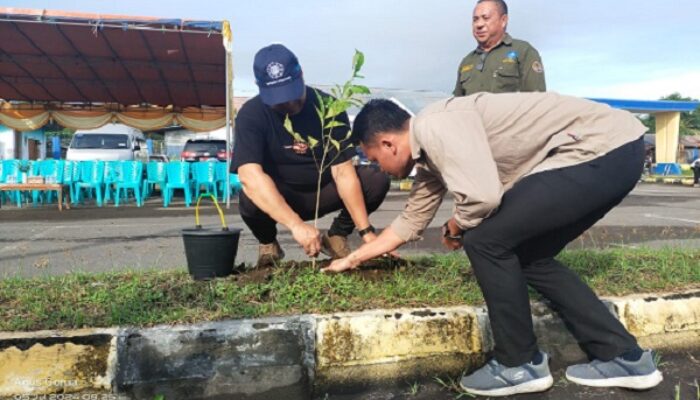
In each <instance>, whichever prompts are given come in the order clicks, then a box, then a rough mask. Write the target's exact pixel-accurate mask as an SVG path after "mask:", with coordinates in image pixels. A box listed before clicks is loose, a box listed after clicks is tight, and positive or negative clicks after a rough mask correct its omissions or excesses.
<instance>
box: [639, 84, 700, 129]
mask: <svg viewBox="0 0 700 400" xmlns="http://www.w3.org/2000/svg"><path fill="white" fill-rule="evenodd" d="M659 100H673V101H698V100H697V99H693V98H691V97H684V96H682V95H681V94H680V93H678V92H676V93H671V94H670V95H668V96H664V97H662V98H660V99H659ZM640 121H642V123H643V124H644V126H646V127H647V128H649V131H650V132H655V131H656V118H655V117H654V116H653V115H649V116H647V117H646V118H640ZM680 135H681V136H685V135H700V107H698V108H697V109H696V110H695V111H691V112H684V113H681V124H680Z"/></svg>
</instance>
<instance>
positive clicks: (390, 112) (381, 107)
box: [353, 99, 411, 144]
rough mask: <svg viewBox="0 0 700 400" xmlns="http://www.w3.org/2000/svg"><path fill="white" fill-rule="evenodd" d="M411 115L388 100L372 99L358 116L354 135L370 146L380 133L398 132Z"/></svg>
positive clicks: (354, 124) (354, 126) (354, 125)
mask: <svg viewBox="0 0 700 400" xmlns="http://www.w3.org/2000/svg"><path fill="white" fill-rule="evenodd" d="M410 118H411V115H410V114H409V113H408V112H406V110H404V109H403V108H401V107H399V105H398V104H396V103H394V102H393V101H391V100H387V99H372V100H370V101H369V102H368V103H367V104H365V106H364V107H362V110H360V112H359V113H358V114H357V116H356V117H355V122H354V123H353V134H354V135H355V137H356V138H358V139H359V140H360V142H362V143H365V144H369V143H372V141H374V138H375V136H376V135H377V134H378V133H388V132H398V131H401V130H402V129H403V128H404V125H405V124H406V121H408V120H409V119H410Z"/></svg>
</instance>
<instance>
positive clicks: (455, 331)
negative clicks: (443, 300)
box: [316, 307, 484, 387]
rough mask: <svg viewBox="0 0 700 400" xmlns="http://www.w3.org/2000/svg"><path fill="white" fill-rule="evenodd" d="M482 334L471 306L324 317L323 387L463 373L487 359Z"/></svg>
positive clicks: (320, 326)
mask: <svg viewBox="0 0 700 400" xmlns="http://www.w3.org/2000/svg"><path fill="white" fill-rule="evenodd" d="M481 332H482V329H481V327H480V326H479V318H478V315H477V313H475V312H474V309H473V308H471V307H470V308H467V307H462V308H439V309H438V308H435V309H429V310H415V309H400V310H390V311H387V310H380V311H368V312H362V313H345V314H335V315H332V316H320V317H318V320H317V328H316V381H317V385H319V386H320V387H323V386H324V385H325V384H327V385H331V384H332V385H338V384H340V385H344V386H352V385H356V384H366V383H367V382H372V381H378V380H387V379H400V378H406V377H415V376H434V375H436V374H446V373H449V374H455V373H459V372H461V371H462V370H463V369H464V368H465V366H466V367H469V365H472V364H477V363H478V362H479V361H480V360H481V358H482V357H483V342H484V340H483V338H482V336H481Z"/></svg>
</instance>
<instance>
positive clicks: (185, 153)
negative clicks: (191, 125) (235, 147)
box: [180, 139, 226, 162]
mask: <svg viewBox="0 0 700 400" xmlns="http://www.w3.org/2000/svg"><path fill="white" fill-rule="evenodd" d="M212 159H215V160H219V161H226V141H225V140H218V139H190V140H188V141H187V143H185V148H184V149H183V150H182V153H181V154H180V160H181V161H191V162H193V161H207V160H212Z"/></svg>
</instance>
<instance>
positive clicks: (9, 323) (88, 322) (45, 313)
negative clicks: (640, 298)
mask: <svg viewBox="0 0 700 400" xmlns="http://www.w3.org/2000/svg"><path fill="white" fill-rule="evenodd" d="M558 259H559V260H560V261H561V262H563V263H564V264H565V265H568V266H570V267H571V268H572V269H573V270H575V271H576V272H577V273H578V274H579V275H580V276H581V277H582V278H583V279H584V280H585V281H586V282H587V283H588V284H589V285H591V286H592V287H593V288H594V290H595V291H596V292H597V293H598V294H600V295H626V294H631V293H651V292H661V291H673V290H687V289H695V288H700V250H688V249H672V248H668V249H662V250H656V249H654V250H651V249H634V250H630V249H611V250H578V251H567V252H564V253H562V254H561V255H560V256H559V257H558ZM251 274H252V273H246V274H241V275H234V276H232V277H230V278H225V279H217V280H214V281H205V282H202V281H193V280H192V279H191V278H190V277H189V275H188V274H187V273H186V272H184V271H182V272H179V271H167V272H163V271H145V272H144V271H138V272H136V271H129V272H119V273H106V274H88V273H73V274H69V275H63V276H54V277H42V278H34V279H23V278H5V279H3V280H0V330H2V331H31V330H42V329H71V328H83V327H109V326H118V325H119V326H124V325H131V326H151V325H155V324H175V323H193V322H200V321H213V320H221V319H229V318H250V317H261V316H272V315H289V314H301V313H332V312H339V311H357V310H364V309H372V308H396V307H435V306H451V305H476V304H481V303H482V302H483V298H482V295H481V291H480V290H479V287H478V285H477V282H476V279H475V278H474V275H473V273H472V270H471V268H470V266H469V261H468V260H467V258H466V257H465V256H464V254H463V253H452V254H445V255H431V256H425V257H420V258H412V259H410V260H409V262H408V263H407V265H404V266H402V267H399V268H395V269H391V270H373V271H364V272H363V273H350V274H343V275H327V274H322V273H319V272H317V271H314V270H312V269H311V268H310V267H309V265H308V264H307V263H301V264H299V263H293V262H290V263H287V264H285V265H283V266H282V267H280V268H277V269H274V270H270V271H269V273H268V274H267V275H266V276H264V279H258V280H255V279H251V278H250V275H251ZM532 296H533V298H536V297H537V296H536V293H534V292H533V293H532Z"/></svg>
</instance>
